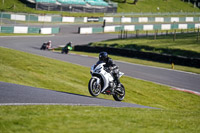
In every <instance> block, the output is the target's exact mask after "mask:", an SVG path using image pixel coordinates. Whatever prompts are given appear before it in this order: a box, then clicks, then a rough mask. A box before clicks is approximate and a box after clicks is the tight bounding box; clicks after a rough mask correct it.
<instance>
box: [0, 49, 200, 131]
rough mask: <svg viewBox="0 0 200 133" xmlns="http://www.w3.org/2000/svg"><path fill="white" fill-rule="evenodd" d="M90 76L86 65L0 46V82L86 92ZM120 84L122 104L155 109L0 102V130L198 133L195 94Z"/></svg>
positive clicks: (142, 83)
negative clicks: (4, 104) (122, 94)
mask: <svg viewBox="0 0 200 133" xmlns="http://www.w3.org/2000/svg"><path fill="white" fill-rule="evenodd" d="M52 54H53V53H52ZM66 56H67V55H66ZM77 72H78V74H77ZM89 78H90V74H89V68H87V67H82V66H78V65H74V64H70V63H67V62H62V61H57V60H54V59H49V58H45V57H41V56H36V55H32V54H28V53H24V52H20V51H16V50H11V49H6V48H2V47H0V81H3V82H10V83H16V84H22V85H28V86H34V87H40V88H45V89H50V90H57V91H63V92H70V93H75V94H81V95H89V93H88V90H87V83H88V80H89ZM121 82H122V83H123V84H124V86H125V87H126V97H125V99H124V102H129V103H136V104H141V105H147V106H152V107H158V108H160V109H159V110H150V109H135V108H111V107H84V106H0V129H1V132H3V133H4V132H20V133H21V132H199V131H200V127H199V123H200V115H199V113H200V111H199V110H200V104H199V103H200V97H199V96H197V95H193V94H189V93H185V92H179V91H176V90H171V89H169V87H166V86H162V85H157V84H154V83H151V82H146V81H142V80H136V79H133V78H130V77H125V76H124V77H123V78H122V79H121ZM100 97H101V98H106V99H112V97H111V96H103V95H101V96H100ZM102 129H105V130H102Z"/></svg>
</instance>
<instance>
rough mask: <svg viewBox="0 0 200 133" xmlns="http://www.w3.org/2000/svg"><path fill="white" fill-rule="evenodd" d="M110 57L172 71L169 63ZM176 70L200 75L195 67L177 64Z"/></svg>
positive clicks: (83, 53)
mask: <svg viewBox="0 0 200 133" xmlns="http://www.w3.org/2000/svg"><path fill="white" fill-rule="evenodd" d="M71 53H74V54H79V55H88V56H92V57H98V56H99V53H87V52H79V51H71ZM109 57H111V58H112V59H114V60H118V61H125V62H130V63H134V64H141V65H147V66H155V67H161V68H167V69H172V66H171V64H167V63H159V62H154V61H148V60H142V59H137V58H128V57H122V56H116V55H109ZM174 69H175V70H180V71H186V72H192V73H198V74H200V69H199V68H194V67H187V66H180V65H176V64H175V67H174Z"/></svg>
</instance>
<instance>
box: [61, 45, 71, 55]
mask: <svg viewBox="0 0 200 133" xmlns="http://www.w3.org/2000/svg"><path fill="white" fill-rule="evenodd" d="M70 50H72V47H71V46H67V47H64V48H62V50H61V53H62V54H64V53H65V54H68V52H69V51H70Z"/></svg>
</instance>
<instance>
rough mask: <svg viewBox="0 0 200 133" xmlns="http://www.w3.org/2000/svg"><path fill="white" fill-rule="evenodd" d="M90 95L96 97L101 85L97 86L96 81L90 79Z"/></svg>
mask: <svg viewBox="0 0 200 133" xmlns="http://www.w3.org/2000/svg"><path fill="white" fill-rule="evenodd" d="M88 90H89V92H90V94H91V95H92V96H94V97H97V96H98V95H99V94H100V93H101V85H100V84H97V79H95V78H91V79H90V81H89V84H88Z"/></svg>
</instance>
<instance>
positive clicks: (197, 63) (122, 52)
mask: <svg viewBox="0 0 200 133" xmlns="http://www.w3.org/2000/svg"><path fill="white" fill-rule="evenodd" d="M74 50H75V51H84V52H94V53H99V52H102V51H106V52H108V53H109V54H113V55H119V56H125V57H134V58H139V59H145V60H151V61H157V62H163V63H169V64H171V63H174V64H175V65H183V66H190V67H197V68H200V59H199V58H198V59H197V58H196V59H195V58H185V57H181V56H171V55H164V54H157V53H151V52H141V51H134V50H128V49H119V48H111V47H91V46H88V45H77V46H74Z"/></svg>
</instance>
